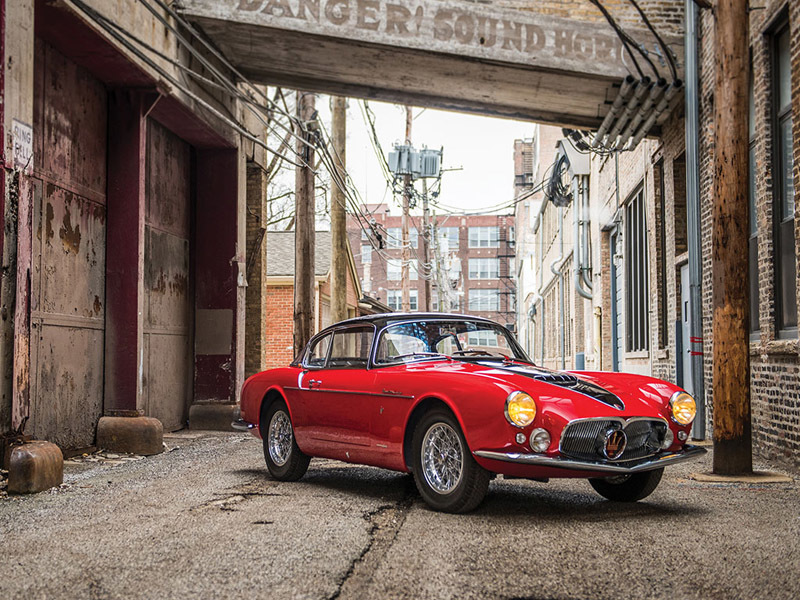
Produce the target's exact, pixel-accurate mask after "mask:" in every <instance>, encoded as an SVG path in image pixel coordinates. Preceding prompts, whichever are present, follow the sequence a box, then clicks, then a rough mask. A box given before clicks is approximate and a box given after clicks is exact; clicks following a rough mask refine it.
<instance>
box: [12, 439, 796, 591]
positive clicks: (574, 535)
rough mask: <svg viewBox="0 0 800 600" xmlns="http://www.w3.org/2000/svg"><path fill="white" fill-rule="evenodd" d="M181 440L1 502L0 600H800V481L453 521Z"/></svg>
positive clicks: (559, 498)
mask: <svg viewBox="0 0 800 600" xmlns="http://www.w3.org/2000/svg"><path fill="white" fill-rule="evenodd" d="M166 444H167V446H168V451H167V452H165V453H163V454H160V455H157V456H152V457H147V458H141V459H140V458H139V457H128V456H124V455H122V456H120V455H104V456H99V455H95V456H87V457H82V458H78V459H77V460H71V461H68V463H67V464H66V466H65V484H64V485H63V486H62V487H61V488H59V489H55V490H51V491H49V492H44V493H42V494H38V495H35V496H24V497H22V496H9V497H1V498H0V598H26V599H27V598H48V599H54V598H55V599H58V598H126V599H131V598H158V599H161V598H237V599H239V598H313V599H316V598H321V599H324V598H359V599H361V598H381V599H383V598H458V599H459V600H461V599H464V598H508V599H511V598H530V599H541V600H544V599H561V598H608V599H614V600H621V599H627V598H670V599H677V598H715V599H716V598H719V599H728V598H748V599H752V598H770V599H781V598H787V599H795V598H799V597H800V493H798V492H799V490H798V484H797V481H796V480H795V482H794V483H783V484H729V483H728V484H713V483H699V482H696V481H693V480H691V479H690V478H689V475H690V473H692V472H695V471H703V470H706V471H708V470H710V465H711V461H710V456H707V457H705V458H704V459H703V460H700V461H697V462H694V463H688V464H683V465H677V466H675V467H673V468H672V469H668V470H667V472H666V473H665V476H664V478H663V480H662V482H661V485H660V486H659V487H658V489H657V490H656V491H655V493H654V494H653V495H652V496H650V497H649V498H647V499H646V500H644V501H642V502H639V503H636V504H617V503H612V502H609V501H606V500H604V499H603V498H601V497H600V496H598V495H597V494H596V493H595V492H594V491H593V490H592V489H591V488H590V487H589V484H588V483H587V482H586V481H584V480H551V481H550V482H549V483H535V482H529V481H524V480H503V479H498V480H495V481H493V482H492V484H491V487H490V490H489V495H488V496H487V498H486V501H485V502H484V503H483V504H482V505H481V506H480V507H479V508H478V510H476V511H475V512H473V513H471V514H468V515H447V514H442V513H436V512H433V511H431V510H429V509H428V508H427V506H426V505H425V504H424V503H423V502H422V500H421V498H420V497H419V495H418V494H417V493H416V489H415V488H414V484H413V479H412V478H411V477H410V476H408V475H402V474H399V473H393V472H390V471H384V470H381V469H375V468H370V467H362V466H357V465H349V464H345V463H340V462H336V461H328V460H313V461H312V462H311V466H310V468H309V471H308V473H307V474H306V476H305V477H304V478H303V479H302V480H301V481H299V482H296V483H281V482H278V481H274V480H272V479H270V477H269V475H268V474H267V472H266V469H265V467H264V462H263V456H262V453H261V445H260V442H259V441H258V440H256V439H255V438H252V437H250V436H249V435H247V434H233V433H232V434H219V433H210V432H209V433H205V432H192V433H187V434H179V435H176V436H170V437H168V438H167V439H166ZM757 467H759V468H762V469H768V468H772V469H773V470H774V467H772V466H771V465H766V464H757Z"/></svg>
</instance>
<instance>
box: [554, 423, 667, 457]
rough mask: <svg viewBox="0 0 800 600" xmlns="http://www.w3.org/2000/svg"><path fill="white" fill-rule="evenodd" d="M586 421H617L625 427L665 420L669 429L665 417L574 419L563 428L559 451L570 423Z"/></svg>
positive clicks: (559, 440)
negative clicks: (629, 424)
mask: <svg viewBox="0 0 800 600" xmlns="http://www.w3.org/2000/svg"><path fill="white" fill-rule="evenodd" d="M584 421H617V422H618V423H619V424H620V425H622V428H623V429H624V428H625V427H626V426H627V425H628V423H633V422H634V421H663V422H664V425H666V426H667V429H669V421H667V420H666V419H665V418H664V417H628V418H627V419H626V418H625V417H587V418H585V419H573V420H572V421H569V422H568V423H567V424H566V425H564V428H563V429H562V430H561V437H560V438H559V439H558V451H559V452H561V445H562V444H563V443H564V436H565V435H566V433H567V428H568V427H569V426H570V425H573V424H575V423H582V422H584Z"/></svg>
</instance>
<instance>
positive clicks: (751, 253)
mask: <svg viewBox="0 0 800 600" xmlns="http://www.w3.org/2000/svg"><path fill="white" fill-rule="evenodd" d="M752 72H753V69H752V68H751V69H750V73H751V77H750V94H749V95H750V99H749V103H750V131H749V134H748V135H749V139H750V145H749V148H748V170H749V171H750V181H749V184H748V190H747V196H748V198H747V199H748V210H749V213H750V215H749V216H750V232H749V240H748V273H747V275H748V284H749V288H750V331H751V332H753V333H755V332H756V331H759V330H760V329H761V324H760V323H759V317H758V312H759V311H758V303H759V297H758V220H757V219H756V102H755V86H754V84H753V77H752Z"/></svg>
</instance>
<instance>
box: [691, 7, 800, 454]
mask: <svg viewBox="0 0 800 600" xmlns="http://www.w3.org/2000/svg"><path fill="white" fill-rule="evenodd" d="M787 6H788V8H787ZM759 8H760V10H754V11H752V12H751V13H750V40H751V46H750V49H751V54H752V60H753V63H752V64H753V85H754V98H755V102H754V104H755V181H754V184H755V194H756V214H755V219H756V223H757V229H758V269H757V270H758V288H759V309H758V315H759V328H760V331H759V332H758V334H756V335H754V336H753V337H752V338H751V343H750V360H751V365H750V366H751V387H750V391H751V407H752V427H753V445H754V451H755V453H756V455H761V456H764V457H768V458H771V459H774V460H779V461H781V462H783V463H784V464H786V465H788V466H791V467H794V468H796V467H798V466H800V439H799V436H800V372H799V369H800V343H798V340H797V336H796V335H794V336H790V338H791V339H780V336H778V334H777V332H776V326H775V323H776V314H775V311H776V303H775V286H774V280H775V279H774V278H775V267H774V265H775V248H774V246H773V222H774V221H773V219H774V217H773V206H774V194H775V190H774V185H773V182H774V173H773V159H774V156H775V147H774V134H773V128H774V126H773V119H774V115H773V111H772V85H773V81H772V77H771V73H772V40H773V38H772V37H771V35H770V34H771V32H772V31H773V27H774V26H775V25H776V24H778V23H779V22H781V21H782V20H784V17H785V16H787V15H788V18H789V23H790V47H791V64H792V76H791V87H792V121H793V123H792V126H793V138H794V140H795V142H794V148H793V151H794V174H793V175H794V188H795V190H798V189H800V187H798V186H800V177H798V166H800V145H799V144H798V143H797V140H800V5H798V4H797V3H788V5H787V3H786V2H778V1H774V0H768V1H767V2H766V3H764V7H763V9H761V7H759ZM701 12H702V13H703V16H702V20H701V35H702V40H703V41H702V44H701V62H700V76H701V88H700V140H701V144H700V157H701V163H700V190H701V207H702V245H703V321H704V323H703V324H704V338H705V348H704V351H705V382H706V397H707V401H708V403H709V414H708V419H709V430H710V426H711V419H712V409H713V393H712V392H713V389H712V380H711V359H712V352H713V338H712V331H711V318H712V301H711V299H712V289H711V226H712V222H711V209H712V201H713V198H712V185H711V184H712V177H713V157H714V150H715V149H714V145H713V132H714V129H713V127H714V123H713V110H714V75H715V70H714V64H715V63H714V52H715V46H714V36H713V16H712V15H711V14H710V13H709V12H708V11H701ZM795 198H797V196H795ZM795 228H796V229H795V255H796V256H797V255H798V254H800V246H798V240H800V222H798V221H797V220H796V221H795ZM745 251H746V250H745ZM744 276H745V274H743V277H744ZM798 290H799V291H800V285H798ZM798 300H800V298H798Z"/></svg>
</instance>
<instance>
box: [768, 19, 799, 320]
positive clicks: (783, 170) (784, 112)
mask: <svg viewBox="0 0 800 600" xmlns="http://www.w3.org/2000/svg"><path fill="white" fill-rule="evenodd" d="M773 51H774V62H773V64H774V78H773V93H772V102H773V107H772V109H773V114H774V115H775V135H774V136H773V140H774V143H775V147H774V149H773V150H774V152H773V154H774V156H775V166H774V168H775V178H774V182H775V211H774V212H775V220H776V223H775V238H776V239H775V257H776V261H775V262H776V265H775V271H776V273H775V304H776V311H775V313H776V315H777V319H778V323H777V326H778V330H779V331H780V330H782V331H786V330H791V329H796V327H797V281H796V278H797V275H796V273H797V264H796V258H795V251H794V179H793V175H792V168H793V166H794V164H793V159H792V94H791V89H792V82H791V76H792V69H791V56H790V48H789V26H788V24H787V25H784V26H782V27H781V28H780V29H779V30H778V31H777V32H776V34H775V38H774V48H773Z"/></svg>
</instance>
